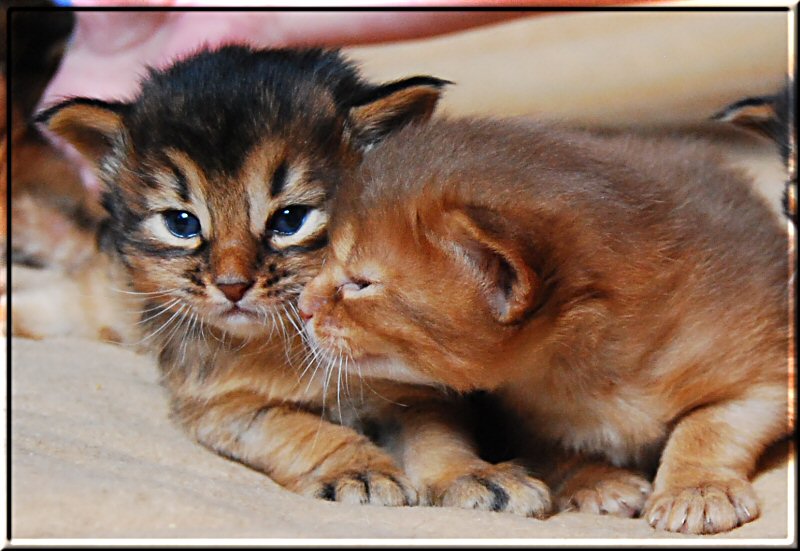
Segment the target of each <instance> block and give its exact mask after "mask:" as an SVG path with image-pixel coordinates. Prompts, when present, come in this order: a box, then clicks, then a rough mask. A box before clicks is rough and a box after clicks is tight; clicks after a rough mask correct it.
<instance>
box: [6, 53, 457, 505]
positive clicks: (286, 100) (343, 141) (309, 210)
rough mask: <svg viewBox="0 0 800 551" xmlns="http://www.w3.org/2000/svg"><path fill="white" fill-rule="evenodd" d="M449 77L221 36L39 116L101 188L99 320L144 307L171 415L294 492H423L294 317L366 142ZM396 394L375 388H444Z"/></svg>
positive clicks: (144, 327)
mask: <svg viewBox="0 0 800 551" xmlns="http://www.w3.org/2000/svg"><path fill="white" fill-rule="evenodd" d="M444 84H445V81H442V80H439V79H435V78H432V77H413V78H408V79H405V80H401V81H397V82H392V83H389V84H386V85H382V86H375V85H372V84H369V83H367V82H365V81H364V80H362V78H361V77H360V76H359V75H358V73H357V71H356V69H355V68H354V66H353V65H352V64H350V63H349V62H348V61H346V60H345V59H344V58H343V57H342V56H341V55H340V54H338V53H337V52H334V51H326V50H321V49H305V50H279V49H277V50H254V49H250V48H246V47H239V46H227V47H223V48H220V49H218V50H216V51H203V52H200V53H198V54H196V55H194V56H192V57H190V58H187V59H185V60H183V61H180V62H178V63H176V64H175V65H173V66H172V67H170V68H168V69H165V70H151V71H150V74H149V76H148V78H147V79H146V80H145V81H144V83H143V86H142V90H141V93H140V94H139V96H138V97H137V98H136V99H135V100H134V101H132V102H106V101H100V100H96V99H89V98H73V99H70V100H67V101H64V102H63V103H60V104H59V105H56V106H54V107H52V108H50V109H48V110H46V111H45V112H44V113H43V114H42V115H41V116H40V120H41V121H42V122H44V123H45V124H46V125H47V127H48V128H49V129H50V130H51V131H53V132H55V133H56V134H58V135H60V136H62V137H63V138H65V139H66V140H68V141H69V142H71V143H72V144H73V145H74V146H75V147H76V148H77V149H78V150H79V151H80V152H81V153H82V154H83V155H85V156H86V157H87V158H88V159H89V160H91V161H92V162H93V163H94V165H95V166H96V169H97V173H98V175H99V176H100V178H101V180H102V182H103V183H104V185H105V191H104V195H103V205H104V207H105V209H106V210H107V212H108V217H107V219H106V220H105V222H104V226H103V229H102V232H101V240H100V241H101V246H102V248H103V251H104V252H106V253H107V256H101V257H99V259H100V260H98V263H97V264H96V265H95V266H94V267H93V268H92V270H90V272H89V273H88V274H85V275H84V277H86V278H88V279H89V280H91V281H92V283H91V284H87V287H86V288H88V289H91V290H92V292H93V294H94V296H95V302H96V303H97V302H102V303H103V305H104V306H105V307H106V309H107V312H106V314H105V316H106V317H103V316H100V317H96V318H95V319H94V320H88V321H89V322H92V321H94V322H96V323H97V325H98V327H97V329H98V330H100V329H102V327H103V325H104V324H105V323H106V322H107V321H108V318H114V317H115V316H116V317H123V318H125V319H123V321H122V323H120V325H119V327H122V328H123V329H122V331H128V330H129V329H131V328H133V327H137V324H136V323H133V322H132V321H131V320H129V319H127V318H126V314H125V311H126V310H130V309H131V308H132V307H133V306H132V305H130V304H127V305H125V304H123V303H125V302H133V303H134V306H135V308H137V309H138V310H139V312H140V314H139V318H140V319H139V321H138V328H139V329H141V333H140V334H139V336H138V337H136V338H139V340H138V343H136V344H139V345H141V346H144V347H145V348H146V349H149V350H152V351H155V352H156V353H157V354H158V358H159V364H160V367H161V370H162V374H163V381H164V383H165V385H166V386H167V387H168V389H169V391H170V392H171V399H172V408H173V411H174V415H175V417H176V418H177V419H178V420H179V421H180V422H181V423H182V424H183V425H184V426H185V427H186V428H187V429H188V431H189V432H190V433H191V434H193V435H194V437H195V438H197V440H199V441H200V442H201V443H203V444H204V445H206V446H208V447H209V448H211V449H213V450H215V451H217V452H218V453H220V454H222V455H224V456H227V457H230V458H232V459H235V460H238V461H241V462H242V463H245V464H247V465H249V466H251V467H253V468H255V469H258V470H260V471H262V472H264V473H266V474H268V475H269V476H271V477H272V478H273V479H274V480H276V481H277V482H279V483H280V484H282V485H284V486H285V487H287V488H289V489H292V490H294V491H297V492H300V493H304V494H308V495H315V496H317V497H322V498H326V499H335V500H341V501H353V502H369V503H379V504H385V505H401V504H413V503H415V502H416V501H417V494H416V490H415V489H414V488H413V487H412V485H411V484H410V483H409V482H408V481H407V480H406V478H405V476H404V474H403V472H402V471H401V470H400V469H399V468H398V467H397V466H396V464H395V463H394V461H393V460H392V458H391V457H390V456H389V455H387V453H386V452H384V451H382V450H381V449H380V448H378V447H377V446H376V445H374V444H373V443H372V442H371V441H370V440H369V439H368V438H366V437H365V436H364V435H362V434H360V433H358V432H356V431H355V430H353V429H352V428H348V427H345V426H342V425H341V424H338V422H341V421H342V419H343V418H349V417H354V416H355V415H357V414H358V412H356V413H355V415H354V414H353V413H352V411H351V410H348V409H347V408H346V407H345V406H344V403H343V401H342V397H341V396H340V395H339V392H340V391H341V390H342V387H343V383H342V381H341V379H340V377H341V373H342V370H341V369H339V371H338V375H334V371H336V370H335V369H334V366H331V365H328V366H326V368H325V369H317V368H314V369H310V367H312V364H314V362H313V358H311V357H310V356H308V357H305V358H303V357H299V358H298V354H300V355H302V354H304V353H306V350H307V349H305V348H304V347H303V346H302V343H301V342H300V337H299V333H298V332H296V331H294V330H293V328H292V325H294V324H297V322H298V321H299V320H298V319H297V318H296V310H295V306H294V303H295V301H296V298H297V296H298V295H299V293H300V291H301V289H302V288H303V285H304V284H305V283H306V282H307V281H308V280H309V279H310V278H311V277H312V276H313V275H314V274H315V273H316V272H317V271H318V269H319V267H320V265H321V263H322V261H323V257H324V253H325V245H326V243H327V236H326V222H327V214H326V208H327V203H328V200H329V197H330V195H331V193H332V192H333V191H334V189H335V188H336V186H337V184H338V183H339V181H340V180H341V179H342V177H343V174H344V173H345V172H346V171H348V170H351V169H353V168H354V167H355V166H356V165H357V164H358V163H359V161H360V158H361V155H362V153H363V151H365V150H366V149H368V148H369V147H371V146H372V145H373V144H374V143H376V142H378V141H379V140H381V139H382V138H383V137H384V136H385V135H387V134H389V133H391V132H393V131H394V130H395V129H398V128H400V127H401V126H403V125H405V124H406V123H408V122H411V121H420V120H425V119H427V118H428V117H429V116H430V114H431V113H432V111H433V109H434V107H435V105H436V103H437V101H438V99H439V94H440V89H441V87H442V86H443V85H444ZM104 279H105V280H106V281H107V286H108V289H111V288H114V287H116V288H118V289H119V290H120V291H121V292H119V293H115V292H113V291H110V290H104V289H102V288H98V286H99V285H100V284H101V283H99V282H100V281H102V280H104ZM98 296H101V297H102V299H100V300H98V299H97V297H98ZM15 299H16V297H15ZM15 305H16V300H15ZM15 307H16V306H15ZM60 313H61V314H62V315H68V314H65V313H64V312H63V311H62V312H60ZM37 314H38V315H39V317H40V318H41V312H37ZM15 318H16V312H15ZM101 318H102V319H101ZM28 319H31V318H28ZM82 321H83V322H87V320H82ZM15 323H17V321H16V320H15ZM134 339H135V338H134V337H132V336H131V334H125V335H122V338H121V340H126V341H128V342H130V341H132V340H134ZM301 368H304V369H303V370H302V371H301ZM334 377H336V380H333V378H334ZM375 389H376V390H377V389H378V386H377V385H376V386H375ZM396 389H403V390H401V391H400V392H394V391H393V390H392V389H388V390H387V389H380V393H381V394H382V395H383V396H392V397H393V398H392V399H394V400H400V399H413V397H414V396H419V395H421V394H425V393H429V392H432V391H430V390H425V391H423V390H420V389H416V388H415V387H411V386H407V388H404V387H403V385H396ZM393 392H394V393H393ZM368 394H370V393H368ZM368 399H369V398H367V400H368ZM380 400H381V401H382V400H383V398H380ZM382 403H384V404H386V403H387V402H382ZM334 405H335V406H336V407H333V406H334ZM381 407H383V409H386V407H385V406H381ZM334 410H335V411H334ZM342 410H344V412H343V411H342ZM337 414H338V415H337ZM334 417H335V418H336V421H337V423H333V422H328V421H327V420H323V418H325V419H330V418H334Z"/></svg>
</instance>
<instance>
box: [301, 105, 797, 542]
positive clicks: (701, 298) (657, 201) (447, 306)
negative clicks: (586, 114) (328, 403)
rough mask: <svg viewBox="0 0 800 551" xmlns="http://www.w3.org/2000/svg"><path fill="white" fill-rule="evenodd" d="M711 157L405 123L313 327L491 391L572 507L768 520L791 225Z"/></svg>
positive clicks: (371, 167) (719, 527)
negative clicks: (757, 479) (757, 468)
mask: <svg viewBox="0 0 800 551" xmlns="http://www.w3.org/2000/svg"><path fill="white" fill-rule="evenodd" d="M720 159H721V157H719V156H717V155H716V154H715V153H714V152H713V150H711V149H710V148H709V147H708V146H707V145H706V144H702V143H699V142H697V143H694V142H691V141H686V142H685V143H676V142H674V141H668V140H644V139H640V138H636V137H618V138H602V137H597V136H593V135H591V134H589V133H584V132H580V131H571V130H567V129H560V128H557V127H551V126H546V125H537V124H524V123H515V122H512V121H493V120H453V121H449V120H441V121H436V122H432V123H429V124H427V125H424V126H423V125H412V126H409V127H406V128H405V129H403V130H402V131H400V132H399V133H397V134H395V135H393V136H391V137H389V138H388V139H387V140H386V141H384V142H383V143H381V144H380V145H378V146H376V148H375V149H374V150H372V151H371V152H370V153H369V154H368V155H367V157H366V159H365V161H364V163H363V164H362V166H361V168H360V170H359V176H358V177H357V178H355V179H354V180H353V181H351V182H349V183H348V184H347V185H346V186H344V187H343V188H342V189H340V191H339V194H338V196H337V199H336V202H335V206H334V208H333V210H332V213H331V220H332V225H331V228H330V236H331V237H330V239H331V253H330V256H329V258H328V260H327V262H326V264H325V267H324V269H323V270H322V272H321V273H320V274H319V275H318V276H317V277H316V278H315V279H314V280H312V282H311V283H309V284H308V285H307V287H306V288H305V290H304V291H303V293H302V295H301V299H300V308H301V314H302V315H303V317H304V319H305V320H306V324H305V327H306V330H307V332H308V333H309V335H310V337H311V338H312V340H313V341H314V343H315V346H316V347H317V349H318V350H319V351H320V352H321V353H326V354H330V355H334V356H341V357H342V358H345V362H346V364H347V365H348V367H349V368H350V369H353V370H356V371H357V372H360V373H363V374H364V375H365V376H375V377H383V378H386V379H390V380H406V379H408V380H415V381H418V382H428V383H430V384H445V385H447V386H449V387H451V388H453V389H455V390H456V391H459V392H467V391H472V390H476V389H482V390H489V391H491V392H492V393H493V394H494V395H495V396H497V397H499V398H500V399H501V400H502V402H503V403H504V404H505V406H506V407H507V408H508V409H509V410H510V411H511V412H513V413H514V414H515V415H516V416H517V417H518V419H519V420H521V421H520V425H521V426H519V429H520V430H519V434H520V438H521V439H523V442H522V445H523V446H526V447H527V450H526V451H525V452H524V455H525V459H526V460H528V461H529V462H530V463H531V464H532V465H538V467H539V468H541V469H545V468H549V469H550V470H549V471H548V470H542V471H541V474H542V476H543V477H544V478H545V479H547V480H548V481H549V482H551V483H552V484H554V486H555V488H554V490H556V492H557V494H558V499H559V503H560V504H561V506H562V507H564V508H578V509H579V510H583V511H595V512H608V513H613V514H621V515H635V514H640V513H641V514H642V516H643V517H644V518H645V519H646V520H647V521H648V522H649V523H650V524H651V525H653V526H655V527H657V528H660V529H665V530H671V531H680V532H688V533H705V534H710V533H716V532H722V531H726V530H730V529H732V528H734V527H736V526H738V525H740V524H742V523H745V522H748V521H750V520H752V519H753V518H755V517H757V516H758V514H759V506H758V500H757V497H756V495H755V493H754V492H753V489H752V487H751V485H750V483H749V481H748V477H749V475H750V473H751V471H752V469H753V467H754V465H755V462H756V460H757V459H758V457H759V455H760V454H761V452H762V450H764V448H765V447H766V446H768V445H769V444H770V443H772V442H773V441H775V440H777V439H780V438H781V437H782V436H784V435H786V434H787V433H788V431H789V428H790V427H789V422H788V419H787V408H788V404H787V401H788V398H787V394H788V378H789V368H788V362H787V354H788V353H789V352H790V349H789V346H790V342H789V335H788V330H787V327H788V320H787V269H788V268H787V261H786V251H787V242H786V234H785V230H784V229H782V227H781V225H780V223H779V222H778V220H777V217H775V216H774V215H773V213H771V211H770V210H769V208H768V206H767V205H766V204H765V202H764V201H762V200H761V199H760V198H758V197H756V196H755V194H754V193H753V192H752V191H751V189H750V182H749V179H748V177H747V176H746V175H745V174H743V173H742V172H738V171H736V170H733V169H730V168H727V167H725V166H723V165H722V163H721V161H720ZM515 428H516V427H515ZM543 450H545V451H546V452H545V453H543ZM543 455H544V456H545V457H542V456H543ZM548 455H549V457H547V456H548ZM546 463H551V464H554V465H550V466H549V467H548V466H547V465H546ZM656 467H657V473H656V474H655V480H654V481H653V486H652V495H650V496H649V498H648V493H649V492H650V487H649V483H648V481H647V478H648V477H649V476H650V474H651V473H652V472H653V471H654V470H655V468H656ZM409 475H411V476H412V478H413V473H411V472H409Z"/></svg>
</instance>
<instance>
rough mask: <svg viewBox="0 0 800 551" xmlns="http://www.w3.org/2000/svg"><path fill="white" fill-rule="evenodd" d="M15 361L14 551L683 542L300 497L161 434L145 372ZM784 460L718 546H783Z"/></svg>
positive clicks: (28, 345) (627, 526)
mask: <svg viewBox="0 0 800 551" xmlns="http://www.w3.org/2000/svg"><path fill="white" fill-rule="evenodd" d="M12 347H13V348H12V351H13V353H12V356H11V358H12V362H13V365H12V375H13V377H12V381H11V389H10V390H11V397H12V408H13V409H12V416H11V420H12V431H11V452H12V453H11V460H12V463H11V496H12V500H11V513H12V525H11V528H12V536H13V538H14V539H15V540H16V539H17V538H21V539H26V538H373V539H383V538H448V539H451V538H493V539H501V538H502V539H506V538H526V539H527V538H536V539H539V538H548V539H549V538H591V539H593V540H594V539H597V538H648V539H649V538H685V537H687V536H682V535H676V534H671V533H666V532H656V531H655V530H653V529H651V528H650V526H649V525H648V524H647V523H646V522H645V521H644V520H641V519H620V518H613V517H600V516H594V515H587V514H581V513H561V514H558V515H555V516H553V517H551V518H549V519H547V520H544V521H542V520H534V519H529V518H521V517H517V516H514V515H511V514H504V513H491V512H480V511H467V510H460V509H445V508H429V507H405V508H383V507H378V506H361V507H359V506H353V505H342V504H338V503H330V502H325V501H320V500H314V499H311V498H305V497H301V496H298V495H295V494H293V493H291V492H289V491H286V490H284V489H282V488H281V487H279V486H278V485H276V484H275V483H273V482H272V481H270V480H269V479H268V478H267V477H265V476H263V475H261V474H259V473H258V472H255V471H253V470H251V469H248V468H247V467H244V466H242V465H240V464H238V463H234V462H232V461H229V460H227V459H223V458H222V457H219V456H217V455H215V454H214V453H212V452H210V451H208V450H206V449H205V448H202V447H201V446H200V445H198V444H196V443H194V442H193V441H191V440H190V439H189V437H188V436H186V435H185V434H184V433H183V432H182V431H181V430H180V429H179V428H178V427H177V426H175V425H174V424H173V423H171V422H170V421H169V420H168V414H167V400H166V395H165V393H164V392H163V390H162V389H161V388H160V387H159V385H158V384H157V382H156V367H155V365H154V363H153V361H151V360H150V359H148V358H146V357H143V356H140V355H137V354H134V353H132V352H129V351H127V350H123V349H121V348H119V347H117V346H113V345H106V344H101V343H97V342H91V341H82V340H77V339H76V340H52V341H47V342H35V341H29V340H24V339H14V340H13V342H12ZM786 458H787V446H786V445H783V446H778V447H776V448H775V449H774V450H773V452H772V453H771V454H770V456H769V461H767V462H766V464H765V466H764V467H763V469H762V470H761V472H760V473H759V474H758V476H757V478H756V481H755V488H756V492H757V493H758V495H759V497H760V498H761V501H762V506H763V509H762V511H763V512H762V517H761V518H760V519H758V520H756V521H755V522H752V523H750V524H747V525H745V526H743V527H741V528H739V529H737V530H734V531H733V532H731V533H729V534H721V535H719V536H714V538H715V539H720V538H722V539H727V538H736V539H741V538H759V539H761V538H769V539H773V538H774V539H776V540H778V539H782V538H786V537H787V535H788V531H787V530H788V528H787V527H788V521H789V512H788V510H787V504H788V503H789V502H790V497H789V490H790V487H789V484H788V477H787V463H786ZM792 486H793V485H792ZM791 502H793V498H792V499H791Z"/></svg>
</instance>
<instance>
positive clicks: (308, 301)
mask: <svg viewBox="0 0 800 551" xmlns="http://www.w3.org/2000/svg"><path fill="white" fill-rule="evenodd" d="M312 284H313V281H312V283H310V284H309V285H308V286H306V288H305V290H304V291H303V292H302V293H301V294H300V300H299V301H298V302H297V306H298V308H297V309H298V310H299V312H300V317H301V318H302V320H303V321H304V322H306V321H308V320H310V319H311V318H313V317H314V314H316V313H317V312H319V309H320V308H322V306H323V305H324V304H325V303H326V302H327V299H325V298H324V297H321V296H319V295H317V294H315V290H314V289H315V288H314V287H313V286H312Z"/></svg>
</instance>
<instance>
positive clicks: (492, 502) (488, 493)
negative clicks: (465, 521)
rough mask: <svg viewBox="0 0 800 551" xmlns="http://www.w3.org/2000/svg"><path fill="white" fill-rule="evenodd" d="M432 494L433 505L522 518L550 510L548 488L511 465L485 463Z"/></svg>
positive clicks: (539, 515) (522, 470)
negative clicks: (478, 510)
mask: <svg viewBox="0 0 800 551" xmlns="http://www.w3.org/2000/svg"><path fill="white" fill-rule="evenodd" d="M432 493H433V495H432V498H431V499H430V501H431V502H432V503H433V504H434V505H439V506H442V507H460V508H462V509H480V510H484V511H503V512H507V513H513V514H515V515H521V516H525V517H536V518H544V517H546V516H547V515H548V514H549V513H550V510H551V507H552V505H551V499H550V490H549V489H548V488H547V485H546V484H545V483H544V482H542V481H540V480H538V479H536V478H533V477H531V476H528V473H527V471H526V470H525V469H524V468H523V467H520V466H519V465H514V464H512V463H500V464H497V465H490V464H486V465H484V466H481V467H479V468H476V469H474V470H473V471H472V472H469V473H467V474H464V475H461V476H459V477H457V478H455V479H454V480H453V481H452V482H450V483H449V484H448V485H447V486H446V487H445V488H441V489H439V490H438V491H437V490H434V491H433V492H432Z"/></svg>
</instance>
